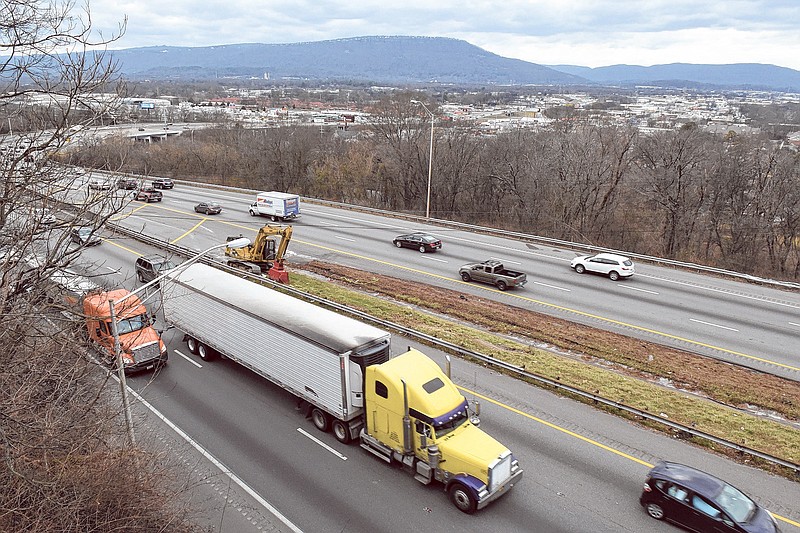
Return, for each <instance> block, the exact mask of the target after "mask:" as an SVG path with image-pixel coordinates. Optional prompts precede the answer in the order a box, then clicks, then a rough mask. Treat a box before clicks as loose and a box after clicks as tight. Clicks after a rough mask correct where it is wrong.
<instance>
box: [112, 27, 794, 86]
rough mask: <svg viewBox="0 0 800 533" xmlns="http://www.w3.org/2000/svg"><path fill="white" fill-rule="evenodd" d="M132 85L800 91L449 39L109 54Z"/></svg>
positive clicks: (757, 70) (737, 75) (766, 78)
mask: <svg viewBox="0 0 800 533" xmlns="http://www.w3.org/2000/svg"><path fill="white" fill-rule="evenodd" d="M109 53H110V54H111V55H112V57H114V59H116V60H117V61H119V65H120V72H121V73H122V74H123V75H124V76H125V77H129V78H139V79H141V78H146V79H213V78H220V77H240V78H248V77H249V78H262V79H263V78H265V77H269V79H271V80H288V79H295V80H296V79H300V80H308V81H322V82H344V81H356V82H362V83H379V84H381V83H382V84H442V85H511V86H514V85H516V86H525V85H570V86H582V85H590V86H591V85H609V84H611V85H626V86H632V85H642V84H653V83H667V84H668V86H670V87H681V86H686V85H689V86H692V85H694V86H715V87H720V88H756V89H757V88H761V89H765V90H783V91H799V92H800V71H796V70H793V69H790V68H786V67H778V66H775V65H768V64H762V63H734V64H728V65H701V64H691V63H671V64H667V65H654V66H651V67H644V66H637V65H610V66H606V67H594V68H591V67H581V66H577V65H551V66H548V65H541V64H538V63H532V62H528V61H523V60H521V59H513V58H506V57H502V56H500V55H497V54H494V53H492V52H488V51H486V50H483V49H482V48H479V47H477V46H475V45H472V44H470V43H468V42H466V41H463V40H460V39H453V38H448V37H413V36H363V37H351V38H345V39H334V40H327V41H305V42H299V43H280V44H262V43H240V44H225V45H215V46H205V47H181V46H169V45H160V46H147V47H138V48H126V49H121V50H110V51H109Z"/></svg>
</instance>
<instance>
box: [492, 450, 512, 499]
mask: <svg viewBox="0 0 800 533" xmlns="http://www.w3.org/2000/svg"><path fill="white" fill-rule="evenodd" d="M511 460H512V457H511V452H508V451H506V452H505V453H504V454H503V455H501V456H500V457H499V458H498V459H497V461H495V463H494V464H493V465H492V466H490V467H489V492H494V491H495V490H497V489H498V488H499V487H501V486H503V484H504V483H505V482H506V481H507V480H508V478H510V477H511Z"/></svg>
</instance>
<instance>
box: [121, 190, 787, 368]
mask: <svg viewBox="0 0 800 533" xmlns="http://www.w3.org/2000/svg"><path fill="white" fill-rule="evenodd" d="M202 199H208V200H214V201H217V202H219V203H220V204H221V205H222V206H223V212H222V214H220V215H215V216H213V217H203V216H202V215H196V216H195V215H192V214H191V206H192V205H194V203H197V202H198V201H200V200H202ZM250 200H251V198H250V195H242V194H236V193H230V192H221V191H213V190H206V191H202V190H198V189H195V188H183V190H181V188H180V187H178V188H176V189H173V190H171V191H166V194H165V199H164V202H163V203H161V204H149V205H147V206H144V205H137V206H135V207H134V211H133V213H132V214H131V215H130V216H127V217H125V218H124V220H120V223H123V224H125V225H126V226H129V227H132V228H136V229H142V228H144V229H145V231H153V232H156V233H155V234H159V235H163V238H167V239H171V240H173V241H175V242H177V243H180V244H181V245H182V246H186V247H189V248H195V249H198V250H199V249H201V248H202V244H200V242H204V241H203V239H206V238H211V239H212V240H213V239H215V238H216V239H221V241H219V242H224V239H225V238H226V237H227V236H228V235H238V234H239V233H242V234H243V235H244V236H251V237H252V236H253V235H254V232H255V231H256V230H257V228H258V227H260V226H261V225H263V224H265V223H267V222H268V220H267V219H264V218H257V217H250V216H249V215H248V214H247V207H248V205H249V201H250ZM187 211H189V212H190V213H187ZM198 224H199V225H198ZM293 226H294V237H293V240H292V244H291V246H290V254H292V256H291V257H290V258H289V263H290V264H291V263H295V264H301V263H302V262H304V261H307V260H310V259H319V260H323V261H330V262H336V263H341V264H346V265H349V266H353V267H356V268H360V269H364V270H368V271H373V272H377V273H381V274H388V275H392V276H395V277H398V278H402V279H407V280H409V281H410V282H414V283H427V284H432V285H437V286H442V287H447V288H450V289H454V290H458V291H462V292H465V293H471V294H477V295H480V296H482V297H486V298H492V299H495V300H498V301H503V302H506V303H508V304H509V305H514V306H519V307H523V308H526V309H531V310H535V311H539V312H542V313H546V314H550V315H554V316H558V317H562V318H566V319H568V320H572V321H575V322H579V323H583V324H588V325H591V326H595V327H600V328H604V329H609V330H612V331H616V332H620V333H623V334H626V335H631V336H634V337H639V338H642V339H646V340H651V341H654V342H659V343H662V344H666V345H669V346H674V347H677V348H681V349H685V350H689V351H692V352H695V353H700V354H703V355H707V356H710V357H715V358H719V359H722V360H725V361H730V362H733V363H736V364H741V365H745V366H748V367H751V368H754V369H757V370H761V371H764V372H769V373H774V374H777V375H780V376H783V377H786V378H789V379H793V380H797V379H800V353H798V352H797V350H796V339H797V337H798V335H800V295H798V293H797V292H796V291H788V290H779V289H775V288H771V287H765V286H759V285H755V284H748V283H743V282H740V281H736V280H730V279H723V278H718V277H711V276H706V275H701V274H697V273H692V272H684V271H681V270H676V269H672V268H667V267H661V266H656V265H650V264H643V263H639V264H637V265H636V274H635V275H634V276H633V277H632V278H630V279H626V280H622V281H619V282H616V283H615V282H611V281H610V280H608V279H607V278H605V277H601V276H595V275H590V274H584V275H578V274H575V273H574V272H573V271H572V270H570V269H569V261H570V260H571V259H572V258H573V257H575V255H576V253H575V252H573V251H569V250H563V249H557V248H553V247H541V246H531V245H526V244H525V243H522V242H519V241H516V240H512V239H505V238H499V237H492V236H487V235H479V234H475V233H470V232H466V231H462V230H453V229H448V228H442V227H436V226H434V225H428V224H416V223H411V222H407V221H404V220H399V219H392V218H387V217H381V216H375V215H371V214H366V213H361V212H351V211H347V210H342V209H335V208H331V207H326V206H320V205H311V204H304V208H303V216H302V217H301V219H299V220H298V221H296V222H295V223H294V224H293ZM417 230H420V231H427V232H430V233H432V234H433V235H435V236H437V237H440V238H441V239H442V242H443V249H442V250H441V251H439V252H436V253H433V254H420V253H419V252H416V251H413V250H409V249H402V250H398V249H395V248H394V247H393V246H392V245H391V241H392V238H393V237H395V236H397V235H398V234H400V233H405V232H409V231H417ZM488 258H496V259H500V260H502V261H503V262H504V263H506V264H507V265H508V266H509V267H510V268H512V269H514V270H521V271H523V272H526V273H527V274H528V284H527V285H526V286H525V287H523V288H521V289H517V290H513V291H507V292H505V293H503V292H500V291H499V290H497V289H495V288H493V287H490V286H486V285H478V284H474V283H465V282H463V281H461V280H460V279H459V277H458V268H459V267H460V266H461V265H462V264H465V263H468V262H472V261H475V260H483V259H488Z"/></svg>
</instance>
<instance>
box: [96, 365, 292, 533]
mask: <svg viewBox="0 0 800 533" xmlns="http://www.w3.org/2000/svg"><path fill="white" fill-rule="evenodd" d="M111 377H112V378H113V379H114V380H118V378H117V375H116V374H115V373H111ZM117 382H118V381H117ZM128 393H129V394H131V395H133V397H134V398H136V399H137V400H138V401H139V403H141V404H142V405H144V406H145V407H147V408H148V409H149V410H150V412H151V413H153V414H154V415H156V416H157V417H158V418H159V419H161V421H162V422H164V423H165V424H166V425H167V426H169V427H170V428H171V429H172V430H173V431H174V432H175V433H177V434H178V436H179V437H180V438H182V439H183V440H185V441H186V442H187V443H188V444H190V445H191V446H192V447H193V448H194V449H195V450H197V451H198V452H199V453H200V454H202V455H203V457H205V458H206V459H208V460H209V461H211V463H212V464H214V466H216V467H217V468H219V470H220V471H221V472H222V473H223V474H224V475H226V476H228V478H229V479H230V480H231V481H233V482H234V483H236V484H237V485H238V486H239V487H240V488H241V489H242V490H244V491H245V492H246V493H248V494H249V495H250V496H251V497H252V498H253V499H254V500H256V501H257V502H258V503H260V504H261V505H262V506H263V507H264V508H265V509H266V510H267V511H269V512H270V513H272V515H273V516H274V517H275V518H277V519H278V520H280V521H281V522H283V523H284V525H285V526H286V527H288V528H289V529H290V530H291V531H294V532H295V533H303V530H302V529H300V528H299V527H297V526H296V525H295V524H294V523H293V522H292V521H291V520H289V519H288V518H287V517H286V516H284V515H283V513H281V512H280V511H278V509H277V508H276V507H274V506H273V505H272V504H271V503H269V502H268V501H267V500H265V499H264V498H263V497H262V496H261V495H260V494H258V493H257V492H256V491H255V490H253V489H252V488H250V486H249V485H247V484H246V483H245V482H244V481H242V480H241V479H240V478H239V476H237V475H236V474H234V473H233V472H232V471H231V470H230V469H229V468H228V467H227V466H225V465H224V464H223V463H221V462H220V461H219V460H217V458H216V457H214V456H213V455H211V453H209V452H208V451H206V449H205V448H203V447H202V446H200V444H199V443H197V442H196V441H195V440H194V439H192V438H191V437H190V436H189V435H187V434H186V433H185V432H184V431H183V430H182V429H181V428H179V427H178V426H176V425H175V424H173V423H172V422H171V421H170V420H169V419H168V418H167V417H166V416H164V415H163V414H161V412H160V411H158V410H157V409H156V408H155V407H153V406H152V405H150V403H149V402H148V401H147V400H145V399H144V398H142V397H141V396H140V395H139V394H138V393H137V392H136V391H135V390H133V389H131V388H130V387H128Z"/></svg>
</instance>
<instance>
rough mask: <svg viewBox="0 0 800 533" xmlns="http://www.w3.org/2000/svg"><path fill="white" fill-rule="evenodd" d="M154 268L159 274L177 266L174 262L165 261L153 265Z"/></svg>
mask: <svg viewBox="0 0 800 533" xmlns="http://www.w3.org/2000/svg"><path fill="white" fill-rule="evenodd" d="M153 267H154V268H155V269H156V270H157V271H159V272H164V271H165V270H172V269H173V268H175V264H174V263H173V262H172V261H164V262H163V263H153Z"/></svg>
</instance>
